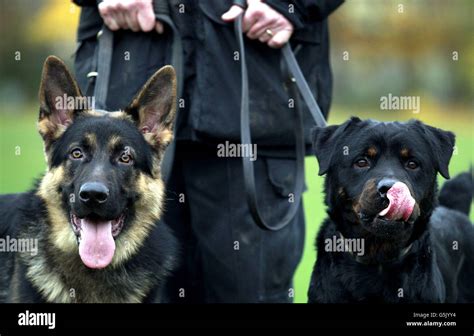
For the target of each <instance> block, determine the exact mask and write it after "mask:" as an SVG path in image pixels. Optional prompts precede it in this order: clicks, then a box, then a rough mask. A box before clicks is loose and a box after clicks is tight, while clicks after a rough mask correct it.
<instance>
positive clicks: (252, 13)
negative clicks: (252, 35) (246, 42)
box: [242, 5, 265, 33]
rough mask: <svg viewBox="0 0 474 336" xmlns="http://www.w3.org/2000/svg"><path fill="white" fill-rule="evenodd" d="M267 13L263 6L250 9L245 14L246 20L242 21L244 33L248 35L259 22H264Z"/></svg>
mask: <svg viewBox="0 0 474 336" xmlns="http://www.w3.org/2000/svg"><path fill="white" fill-rule="evenodd" d="M264 18H265V12H264V8H262V7H261V6H257V5H255V6H253V7H248V8H247V10H246V11H245V14H244V19H243V21H242V31H243V32H244V33H247V32H248V31H249V30H250V28H252V26H253V25H254V24H256V23H257V21H259V20H264Z"/></svg>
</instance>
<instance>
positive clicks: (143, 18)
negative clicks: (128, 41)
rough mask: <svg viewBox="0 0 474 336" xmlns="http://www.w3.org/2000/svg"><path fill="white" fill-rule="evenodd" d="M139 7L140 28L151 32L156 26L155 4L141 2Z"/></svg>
mask: <svg viewBox="0 0 474 336" xmlns="http://www.w3.org/2000/svg"><path fill="white" fill-rule="evenodd" d="M139 4H140V6H139V7H138V12H137V19H138V24H139V26H140V29H141V30H143V31H145V32H149V31H150V30H152V29H153V28H155V13H154V12H153V6H152V4H151V2H150V3H148V2H140V3H139Z"/></svg>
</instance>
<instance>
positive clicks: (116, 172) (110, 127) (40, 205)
mask: <svg viewBox="0 0 474 336" xmlns="http://www.w3.org/2000/svg"><path fill="white" fill-rule="evenodd" d="M66 96H67V97H76V98H78V97H82V94H81V91H80V89H79V87H78V85H77V84H76V81H75V80H74V79H73V77H72V75H71V74H70V73H69V71H68V70H67V68H66V66H65V64H64V63H63V62H62V61H61V60H60V59H58V58H56V57H54V56H50V57H48V58H47V59H46V62H45V64H44V67H43V74H42V78H41V85H40V91H39V98H40V112H39V122H38V128H39V133H40V135H41V137H42V139H43V142H44V151H45V156H46V161H47V171H46V173H45V175H44V176H43V178H42V179H41V180H40V181H38V183H37V185H36V187H35V188H34V189H33V190H31V191H30V192H27V193H22V194H14V195H3V196H1V197H0V238H1V240H2V241H3V243H5V242H10V244H11V243H12V242H15V241H16V242H17V243H20V242H29V241H31V242H36V243H37V251H36V252H37V253H31V251H25V250H23V251H19V252H18V251H9V252H8V253H5V252H2V253H0V269H1V272H0V301H1V302H60V303H72V302H88V303H89V302H94V303H95V302H136V303H138V302H160V301H161V300H162V289H163V286H164V282H165V279H166V278H167V275H168V274H169V273H170V272H172V270H173V268H174V265H175V264H176V262H177V260H176V259H177V254H176V252H177V244H176V240H175V238H174V236H173V233H172V232H171V230H170V229H169V228H168V227H167V226H165V225H164V223H162V222H160V218H161V215H162V207H163V206H162V204H163V201H164V185H163V182H162V180H161V173H160V163H161V159H162V156H163V153H164V150H165V148H166V146H167V145H168V143H169V142H170V141H171V140H172V136H173V127H174V119H175V108H176V106H175V98H176V76H175V72H174V69H173V68H172V67H171V66H165V67H163V68H161V69H160V70H159V71H157V72H156V73H155V74H154V75H153V76H152V77H151V78H150V79H149V80H148V82H147V83H146V84H145V85H144V86H143V88H142V89H141V90H140V92H139V93H138V94H137V95H136V97H135V98H134V99H133V101H132V103H131V104H130V105H129V106H128V107H127V108H125V109H124V110H123V111H116V112H110V113H107V112H105V111H100V110H93V109H76V108H72V107H71V106H70V104H62V106H61V104H59V105H58V98H57V97H66ZM17 246H18V244H17Z"/></svg>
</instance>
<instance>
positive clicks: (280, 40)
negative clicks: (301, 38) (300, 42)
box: [268, 29, 293, 48]
mask: <svg viewBox="0 0 474 336" xmlns="http://www.w3.org/2000/svg"><path fill="white" fill-rule="evenodd" d="M291 34H293V29H283V30H280V31H278V32H277V33H276V34H275V35H274V36H273V37H272V38H271V39H270V40H269V41H268V46H269V47H270V48H281V47H283V46H284V45H285V43H286V42H288V40H289V39H290V37H291Z"/></svg>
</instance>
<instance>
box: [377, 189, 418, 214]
mask: <svg viewBox="0 0 474 336" xmlns="http://www.w3.org/2000/svg"><path fill="white" fill-rule="evenodd" d="M387 198H388V200H389V204H388V206H387V207H386V208H385V209H383V210H382V211H381V212H380V213H379V216H382V217H385V218H386V219H388V220H400V219H402V220H403V221H407V220H408V218H410V216H411V214H412V212H413V208H414V206H415V199H414V198H413V197H412V196H411V194H410V190H409V189H408V187H407V185H406V184H405V183H402V182H397V183H395V184H394V185H393V186H392V187H391V188H390V189H389V190H388V191H387Z"/></svg>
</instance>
